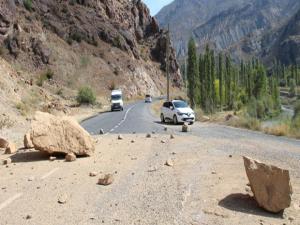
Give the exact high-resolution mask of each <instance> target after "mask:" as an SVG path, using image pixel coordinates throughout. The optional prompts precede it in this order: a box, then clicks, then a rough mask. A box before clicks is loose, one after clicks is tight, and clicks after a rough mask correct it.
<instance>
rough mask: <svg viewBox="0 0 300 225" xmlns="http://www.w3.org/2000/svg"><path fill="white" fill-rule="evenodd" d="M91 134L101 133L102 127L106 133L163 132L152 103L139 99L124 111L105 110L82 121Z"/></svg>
mask: <svg viewBox="0 0 300 225" xmlns="http://www.w3.org/2000/svg"><path fill="white" fill-rule="evenodd" d="M81 125H82V126H83V128H85V129H86V130H87V131H88V132H89V133H91V134H99V131H100V129H103V130H104V133H106V134H108V133H109V134H132V133H133V132H134V133H149V132H153V131H154V132H157V133H158V132H163V128H164V127H163V125H162V124H160V121H159V118H156V117H155V116H154V115H153V114H152V113H151V104H149V103H144V101H139V102H136V103H132V104H128V105H126V106H125V107H124V111H114V112H105V113H102V114H99V115H97V116H95V117H93V118H90V119H88V120H86V121H83V122H82V123H81Z"/></svg>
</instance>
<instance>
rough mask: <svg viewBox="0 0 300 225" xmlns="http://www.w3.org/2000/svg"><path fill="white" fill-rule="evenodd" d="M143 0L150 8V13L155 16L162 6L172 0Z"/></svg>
mask: <svg viewBox="0 0 300 225" xmlns="http://www.w3.org/2000/svg"><path fill="white" fill-rule="evenodd" d="M143 1H144V2H145V3H146V4H147V6H148V7H149V8H150V12H151V15H152V16H155V15H156V14H157V13H158V12H159V10H160V9H161V8H162V7H164V6H165V5H168V4H169V3H171V2H172V1H173V0H143Z"/></svg>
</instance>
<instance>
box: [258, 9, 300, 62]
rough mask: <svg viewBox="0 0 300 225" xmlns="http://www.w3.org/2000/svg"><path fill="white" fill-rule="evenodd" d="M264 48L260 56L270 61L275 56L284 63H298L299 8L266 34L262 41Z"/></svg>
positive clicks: (299, 51)
mask: <svg viewBox="0 0 300 225" xmlns="http://www.w3.org/2000/svg"><path fill="white" fill-rule="evenodd" d="M262 46H263V47H262V48H266V47H265V46H267V48H266V49H268V50H266V51H265V52H264V54H263V55H262V57H264V58H265V59H266V60H268V61H271V60H272V59H274V58H276V59H277V60H279V61H281V62H282V63H284V64H286V65H290V64H295V63H297V64H299V63H300V9H299V11H298V12H297V13H296V14H295V16H294V17H292V19H291V20H289V22H288V23H287V24H285V25H284V26H282V27H281V28H280V29H278V30H277V31H275V32H271V33H269V34H267V35H266V36H265V37H264V38H263V41H262Z"/></svg>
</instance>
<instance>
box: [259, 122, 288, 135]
mask: <svg viewBox="0 0 300 225" xmlns="http://www.w3.org/2000/svg"><path fill="white" fill-rule="evenodd" d="M264 132H265V133H266V134H271V135H275V136H288V135H289V133H290V126H289V125H288V124H279V125H275V126H272V127H267V128H265V129H264Z"/></svg>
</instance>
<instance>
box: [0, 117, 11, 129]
mask: <svg viewBox="0 0 300 225" xmlns="http://www.w3.org/2000/svg"><path fill="white" fill-rule="evenodd" d="M13 125H14V121H12V120H11V119H10V118H9V117H7V116H2V117H1V118H0V130H1V129H4V128H11V127H12V126H13Z"/></svg>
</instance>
